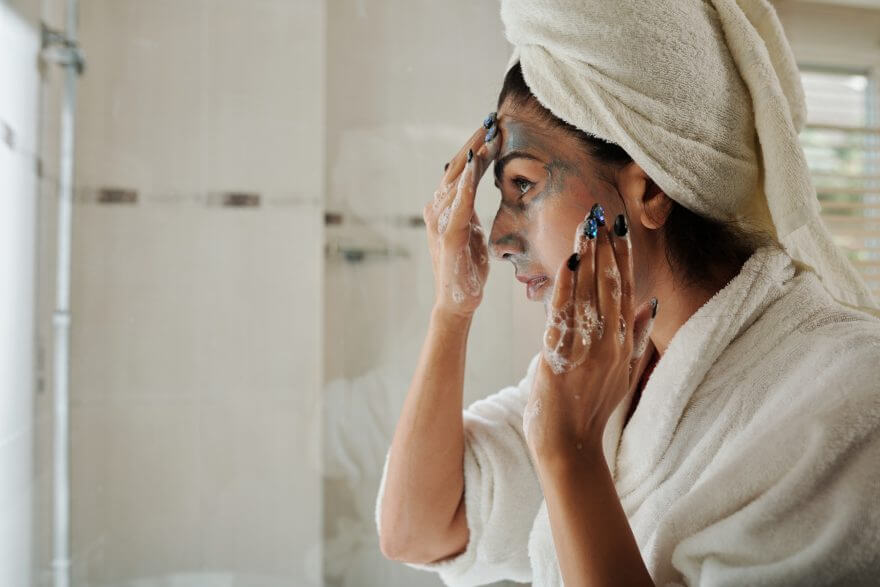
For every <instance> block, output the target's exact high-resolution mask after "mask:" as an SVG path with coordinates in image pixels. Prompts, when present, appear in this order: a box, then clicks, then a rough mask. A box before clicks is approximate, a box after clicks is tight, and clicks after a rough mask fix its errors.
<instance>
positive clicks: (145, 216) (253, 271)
mask: <svg viewBox="0 0 880 587" xmlns="http://www.w3.org/2000/svg"><path fill="white" fill-rule="evenodd" d="M80 25H81V34H80V38H81V44H82V47H83V49H84V51H85V52H86V56H87V59H88V64H87V69H86V72H85V75H84V76H83V77H82V79H81V83H80V95H79V108H78V111H77V114H78V119H77V145H76V146H77V161H76V183H77V194H76V200H77V203H76V206H75V211H74V215H75V216H74V251H73V281H72V315H73V323H72V339H71V348H72V356H71V362H72V369H71V397H72V405H71V437H72V438H71V456H72V469H73V480H72V482H73V486H72V490H73V493H72V543H73V571H72V574H73V578H74V585H78V586H86V585H88V586H104V585H114V586H128V585H132V586H133V585H137V586H138V587H141V586H153V585H155V586H158V585H175V586H178V585H187V586H189V585H192V586H199V587H201V586H203V585H204V586H206V587H211V586H214V585H218V586H220V585H223V586H230V587H231V586H236V587H237V586H260V587H269V586H272V587H275V586H282V585H284V586H287V585H318V584H320V582H321V580H320V575H321V558H322V557H321V523H322V520H321V514H320V512H321V509H322V495H321V491H322V489H321V478H320V468H321V464H320V446H319V444H318V443H319V441H320V437H319V428H318V427H317V424H316V419H315V418H314V413H317V411H318V406H319V404H318V402H319V395H318V392H319V389H320V380H321V368H320V365H321V360H322V359H321V354H322V345H321V344H320V329H321V322H320V315H321V313H320V308H321V304H322V298H323V296H322V294H321V249H322V241H323V239H324V236H323V222H322V220H323V204H322V199H323V193H324V176H323V173H321V172H320V171H316V170H321V169H323V167H324V150H323V140H324V138H323V137H324V122H323V121H324V108H325V100H324V71H325V64H324V61H323V56H324V52H325V49H324V47H325V32H324V31H325V8H324V3H323V2H320V1H301V2H286V1H284V0H272V1H270V0H260V1H253V2H246V3H245V2H237V1H234V0H187V1H185V2H179V1H170V0H151V1H150V2H141V1H136V0H82V2H81V4H80ZM49 75H50V76H52V75H54V74H53V73H51V72H50V74H49ZM49 83H50V84H52V83H54V80H52V79H50V80H49ZM51 90H52V91H53V92H54V91H58V88H57V85H56V86H55V87H54V88H51ZM50 101H51V99H50ZM56 109H57V104H56V103H48V104H47V106H46V108H45V110H46V113H47V116H46V120H47V125H48V126H50V127H51V126H52V125H53V124H54V123H53V117H54V112H55V111H56ZM47 135H50V136H51V133H50V132H47ZM52 153H53V151H52V149H51V148H49V145H47V157H46V159H47V161H46V169H47V175H48V177H47V178H46V179H45V180H44V189H43V192H42V196H43V198H44V199H45V210H44V214H43V218H44V220H43V224H44V227H43V228H44V237H43V238H44V240H45V241H46V242H47V243H48V247H47V250H49V251H52V252H54V234H53V231H54V222H53V221H52V219H53V218H54V206H53V203H52V199H53V198H54V190H55V185H54V179H53V174H54V173H55V170H56V169H57V163H56V162H55V157H54V155H53V154H52ZM104 187H118V188H125V189H131V190H136V191H137V192H138V194H139V196H140V199H139V201H138V203H137V204H135V205H126V204H99V203H97V202H96V195H97V193H98V192H99V190H100V189H101V188H104ZM226 191H243V192H253V193H259V194H260V195H261V197H262V202H261V205H260V206H259V207H258V208H255V209H250V208H228V207H221V206H218V205H216V202H217V195H218V194H220V193H222V192H226ZM51 256H54V254H52V255H51ZM41 275H42V276H43V278H42V279H43V290H44V293H43V294H42V302H41V304H40V305H41V308H42V309H43V312H44V314H47V313H50V312H51V307H52V291H51V289H52V281H53V279H54V265H53V264H52V263H51V261H49V262H46V263H45V266H44V267H42V268H41ZM42 342H43V345H44V346H50V345H51V332H50V331H49V330H48V329H46V328H45V327H44V328H43V329H42ZM47 385H48V383H47ZM48 389H51V387H48ZM50 395H51V393H50V392H49V391H45V392H43V394H42V395H41V396H38V412H39V413H40V416H41V418H40V422H41V430H40V433H39V438H40V439H41V446H40V447H39V450H38V463H39V464H38V468H39V471H40V476H41V477H40V479H41V482H40V487H41V495H40V500H39V501H40V511H39V518H40V526H39V530H40V535H39V539H38V555H39V556H38V559H39V563H38V575H39V577H40V578H41V584H48V578H49V574H48V564H49V559H50V557H51V552H50V548H49V545H50V542H49V540H50V534H49V524H50V516H49V511H48V504H49V503H50V502H49V489H50V482H51V481H50V480H51V470H50V468H49V463H50V459H51V453H50V450H49V449H50V448H51V447H50V446H48V442H44V441H43V440H42V439H44V438H48V437H50V434H51V418H50V417H49V416H50V411H49V410H50V402H51V398H50V397H49V396H50Z"/></svg>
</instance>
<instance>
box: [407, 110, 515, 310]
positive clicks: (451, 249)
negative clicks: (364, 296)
mask: <svg viewBox="0 0 880 587" xmlns="http://www.w3.org/2000/svg"><path fill="white" fill-rule="evenodd" d="M490 121H491V122H492V124H491V125H490V126H489V127H488V128H486V126H485V124H488V123H489V122H490ZM485 124H484V125H483V126H480V128H479V129H478V130H477V131H476V132H475V133H474V134H473V136H471V138H470V139H469V140H468V141H467V142H466V143H465V144H464V146H462V148H461V150H459V152H458V154H456V156H455V157H454V158H453V159H452V160H451V161H450V162H449V166H448V167H447V168H446V171H445V173H444V174H443V178H442V179H441V180H440V186H439V187H438V188H437V191H435V192H434V198H433V200H431V201H430V202H428V203H427V204H425V207H424V210H423V212H422V216H423V217H424V219H425V226H426V229H427V235H428V248H429V249H430V251H431V261H432V263H433V267H434V290H435V302H434V307H435V309H439V310H441V311H444V312H450V313H452V314H455V315H459V316H465V317H470V316H471V315H473V313H474V311H475V310H476V309H477V306H479V305H480V301H481V300H482V299H483V286H484V285H485V284H486V278H487V276H488V275H489V250H488V246H487V243H486V238H485V236H484V234H483V228H482V226H480V219H479V218H478V217H477V214H476V212H474V197H475V196H476V192H477V184H479V182H480V178H482V177H483V173H485V171H486V169H488V167H489V165H490V164H491V163H492V161H493V160H494V159H495V157H496V156H497V155H498V148H499V144H500V142H501V141H500V139H498V137H497V134H498V128H497V122H495V118H494V113H493V114H491V115H490V116H489V117H487V119H486V123H485ZM489 133H491V135H492V137H491V138H490V140H489V142H488V143H487V142H485V138H486V136H487V134H489ZM468 151H470V152H471V153H473V157H471V158H470V160H468Z"/></svg>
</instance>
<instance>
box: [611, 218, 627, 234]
mask: <svg viewBox="0 0 880 587" xmlns="http://www.w3.org/2000/svg"><path fill="white" fill-rule="evenodd" d="M628 229H629V227H628V226H627V225H626V217H625V216H624V215H623V214H618V215H617V218H616V219H615V220H614V234H616V235H617V236H624V235H626V233H627V230H628Z"/></svg>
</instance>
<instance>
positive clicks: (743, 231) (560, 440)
mask: <svg viewBox="0 0 880 587" xmlns="http://www.w3.org/2000/svg"><path fill="white" fill-rule="evenodd" d="M671 4H672V3H670V5H671ZM636 8H638V9H636ZM502 18H503V19H504V20H505V25H506V32H507V35H508V39H510V40H511V42H513V43H514V46H515V48H516V51H515V55H514V58H513V59H512V60H511V61H512V66H511V67H509V69H508V72H507V75H506V77H505V80H504V85H503V88H502V91H501V94H500V96H499V100H498V110H497V113H492V114H490V116H489V117H487V119H486V121H485V122H484V124H483V126H481V127H480V128H479V129H478V130H477V131H476V132H475V134H474V136H472V137H471V138H470V139H469V140H468V141H467V142H466V143H465V145H464V146H463V147H462V149H461V151H460V152H459V153H458V154H457V155H456V156H455V157H454V158H453V159H452V160H451V161H450V162H449V164H448V165H447V166H446V168H445V172H444V175H443V178H442V180H441V184H440V187H439V188H438V190H437V192H436V193H435V196H434V198H433V199H432V200H431V201H430V202H428V203H427V204H426V206H425V209H424V217H425V221H426V225H427V232H428V242H429V246H430V250H431V254H432V259H433V263H434V274H435V281H436V303H435V307H434V311H433V313H432V316H431V322H430V328H429V331H428V335H427V339H426V341H425V344H424V347H423V352H422V355H421V357H420V360H419V364H418V367H417V370H416V373H415V376H414V378H413V383H412V386H411V389H410V392H409V395H408V397H407V399H406V402H405V404H404V406H403V411H402V413H401V417H400V420H399V423H398V426H397V429H396V431H395V435H394V439H393V442H392V446H391V449H390V450H389V453H388V457H387V460H386V463H385V470H384V472H383V478H382V482H381V485H380V489H379V496H378V498H377V510H376V523H377V527H378V529H379V534H380V537H381V541H382V550H383V552H384V553H385V555H386V556H388V557H389V558H393V559H395V560H400V561H403V562H405V563H406V564H408V565H409V566H412V567H414V568H421V569H425V570H431V571H436V572H438V573H440V576H441V577H442V578H443V580H444V581H445V582H446V583H447V584H448V585H480V584H485V583H490V582H493V581H497V580H501V579H512V580H517V581H532V583H533V584H534V585H537V586H545V585H563V584H565V585H567V586H569V587H571V586H573V585H654V584H656V585H669V584H678V585H757V584H760V585H794V584H796V585H826V584H827V585H831V584H845V585H862V584H864V585H868V584H876V580H877V577H878V576H880V547H878V546H877V544H878V540H877V539H878V534H880V510H878V508H876V507H875V503H876V502H877V500H878V498H880V467H878V466H877V463H878V462H880V367H878V365H880V320H878V318H877V316H876V314H877V313H878V312H880V311H878V309H877V307H876V306H875V305H874V301H873V299H872V298H871V295H870V293H869V292H868V291H867V289H866V288H865V285H864V283H863V282H862V281H861V280H860V279H859V278H858V276H857V275H856V274H855V272H854V270H853V269H852V267H851V266H849V265H848V264H847V263H846V261H845V259H843V258H842V255H841V254H840V252H839V251H837V250H836V249H835V248H834V247H833V245H829V242H830V237H829V236H828V234H827V231H826V230H825V228H824V226H823V225H822V224H821V220H819V219H818V217H817V216H816V207H815V206H813V205H811V204H810V203H809V198H812V199H813V200H815V192H814V191H812V188H811V187H810V185H809V180H808V178H806V179H805V174H806V167H805V164H804V163H803V153H802V151H801V150H800V148H799V147H798V146H797V142H796V141H797V129H798V127H799V125H800V124H802V118H803V112H802V95H800V94H799V93H798V92H797V88H799V86H798V85H797V84H798V83H799V82H798V81H797V71H796V68H795V66H794V63H793V60H792V59H791V54H790V51H789V50H787V45H786V44H785V42H784V37H783V36H782V32H781V27H780V26H779V23H778V20H776V16H775V13H773V11H772V9H771V8H770V7H769V5H767V4H766V2H764V1H763V0H755V1H753V2H748V1H741V2H739V3H736V2H732V1H723V0H718V1H716V2H692V3H688V4H687V5H684V4H679V3H674V7H673V8H669V7H668V5H667V3H636V2H627V1H621V2H615V3H606V2H601V3H600V2H595V3H594V2H588V3H583V2H577V3H570V2H565V1H561V0H560V1H558V2H542V3H540V5H538V4H536V3H527V2H513V1H509V2H502ZM600 33H601V35H600ZM670 38H671V39H672V41H670V40H669V39H670ZM725 38H726V39H727V41H726V44H725V43H724V42H719V39H722V40H723V39H725ZM762 50H763V52H762ZM762 60H763V61H762ZM712 67H719V68H721V71H720V72H719V71H716V70H715V69H712ZM725 68H726V69H725ZM756 70H760V72H759V73H755V71H756ZM771 74H772V75H771ZM762 84H764V85H762ZM774 84H775V85H774ZM799 100H800V101H799ZM563 117H564V118H563ZM599 137H601V138H599ZM756 139H757V140H756ZM493 162H494V175H495V183H496V185H497V186H498V188H499V190H500V192H501V204H500V207H499V209H498V212H497V214H496V216H495V219H494V222H493V224H492V230H491V233H490V234H489V236H488V242H487V241H486V239H485V237H484V235H483V231H482V229H481V227H480V223H479V220H478V219H477V217H476V215H475V214H474V212H473V200H474V196H475V193H476V187H477V183H478V182H479V180H480V178H481V176H482V175H483V174H484V172H485V171H486V169H487V168H488V166H489V164H490V163H493ZM804 182H806V183H804ZM805 186H806V187H805ZM490 254H491V256H494V257H496V258H498V259H503V260H509V261H511V262H512V263H513V264H514V266H515V268H516V274H517V278H518V279H519V280H520V281H523V282H524V283H525V284H526V290H527V295H528V296H529V297H530V298H531V299H535V300H542V301H543V302H544V304H545V308H546V311H547V328H546V331H545V333H544V341H543V343H544V349H543V351H542V352H541V353H539V354H538V355H537V356H536V357H535V358H534V359H533V360H532V362H531V364H530V365H529V367H528V369H527V374H526V376H525V377H524V378H523V380H522V381H521V382H520V383H519V385H518V386H516V387H509V388H506V389H503V390H501V391H499V392H498V393H496V394H494V395H492V396H490V397H488V398H486V399H483V400H480V401H478V402H475V403H474V404H472V405H471V406H469V407H468V409H467V410H464V412H462V381H463V372H464V361H465V348H466V342H467V335H468V329H469V326H470V323H471V317H472V316H473V313H474V311H476V309H477V307H478V305H479V303H480V301H481V298H482V285H483V283H484V282H485V278H486V274H487V271H488V257H489V256H490Z"/></svg>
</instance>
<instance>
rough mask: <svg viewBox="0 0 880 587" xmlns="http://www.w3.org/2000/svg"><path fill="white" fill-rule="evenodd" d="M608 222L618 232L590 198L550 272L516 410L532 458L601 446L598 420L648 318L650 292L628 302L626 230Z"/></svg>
mask: <svg viewBox="0 0 880 587" xmlns="http://www.w3.org/2000/svg"><path fill="white" fill-rule="evenodd" d="M615 224H616V225H617V226H618V230H617V231H616V232H617V233H620V232H623V233H624V234H623V236H617V235H614V236H612V226H611V225H610V224H609V225H607V226H606V223H605V218H604V211H603V210H602V208H601V206H599V205H598V204H597V205H596V206H593V209H592V210H591V212H590V215H589V216H587V218H586V219H585V220H584V222H583V223H581V224H580V225H578V231H577V234H576V236H575V247H574V250H575V253H574V254H572V256H571V257H570V258H569V259H568V261H567V262H566V263H563V265H562V267H560V269H559V271H558V272H557V275H556V285H555V288H554V291H553V301H552V303H551V306H550V307H549V309H548V316H547V328H546V330H545V332H544V350H543V352H542V356H541V359H540V361H539V364H538V367H537V371H536V373H535V381H534V385H533V387H532V391H531V394H530V395H529V400H528V403H527V405H526V408H525V411H524V414H523V429H524V432H525V436H526V441H527V443H528V446H529V449H530V451H531V452H532V457H533V458H534V459H535V460H536V461H537V462H538V463H540V464H547V463H550V462H555V461H556V460H558V459H568V458H571V457H573V456H574V455H577V454H578V452H579V451H582V450H584V451H593V454H595V451H596V450H598V451H601V449H602V435H603V432H604V430H605V425H606V423H607V422H608V419H609V417H610V416H611V413H612V412H613V411H614V409H615V408H616V407H617V405H618V404H619V403H620V402H621V401H622V400H623V398H624V397H625V396H626V395H627V393H628V392H629V390H630V389H631V387H632V384H633V373H632V372H633V366H634V364H635V363H636V362H638V359H639V358H640V356H641V353H642V352H643V351H644V347H645V344H646V342H647V335H648V333H649V332H650V329H651V326H652V324H653V314H654V312H653V310H654V308H655V307H656V302H655V299H652V300H649V301H648V302H646V303H645V304H643V305H642V306H641V307H640V308H638V309H635V308H634V307H633V306H634V299H633V290H634V286H633V266H632V245H631V243H630V238H629V231H628V230H627V227H626V221H625V218H624V216H623V215H620V216H619V217H618V219H617V220H616V222H615ZM621 229H622V230H621ZM600 454H601V453H600Z"/></svg>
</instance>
